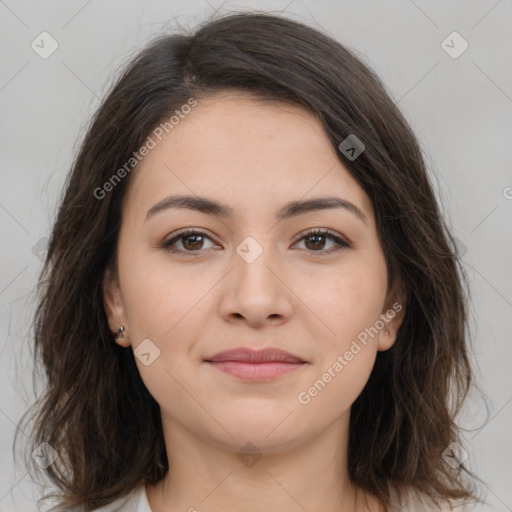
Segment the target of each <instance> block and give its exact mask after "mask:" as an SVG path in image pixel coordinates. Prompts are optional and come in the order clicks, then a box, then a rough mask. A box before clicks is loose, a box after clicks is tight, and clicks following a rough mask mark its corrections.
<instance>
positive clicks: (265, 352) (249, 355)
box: [205, 347, 305, 363]
mask: <svg viewBox="0 0 512 512" xmlns="http://www.w3.org/2000/svg"><path fill="white" fill-rule="evenodd" d="M205 361H207V362H219V361H241V362H246V363H269V362H283V363H305V361H304V360H303V359H301V358H300V357H298V356H295V355H293V354H290V353H289V352H285V351H284V350H280V349H278V348H272V347H271V348H264V349H251V348H247V347H240V348H235V349H232V350H225V351H224V352H219V353H218V354H215V355H214V356H212V357H209V358H207V359H205Z"/></svg>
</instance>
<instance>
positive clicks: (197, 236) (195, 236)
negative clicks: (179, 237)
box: [185, 235, 201, 249]
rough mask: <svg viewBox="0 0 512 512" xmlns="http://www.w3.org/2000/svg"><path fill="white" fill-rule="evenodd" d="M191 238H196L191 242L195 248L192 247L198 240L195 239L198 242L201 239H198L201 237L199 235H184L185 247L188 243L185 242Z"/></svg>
mask: <svg viewBox="0 0 512 512" xmlns="http://www.w3.org/2000/svg"><path fill="white" fill-rule="evenodd" d="M191 238H193V239H196V241H195V242H192V249H194V248H197V247H194V245H195V244H197V243H198V240H197V239H199V242H200V241H201V240H200V239H201V235H187V236H186V237H185V240H186V242H185V247H187V246H188V245H189V244H188V243H187V242H188V240H190V239H191ZM187 248H190V247H187Z"/></svg>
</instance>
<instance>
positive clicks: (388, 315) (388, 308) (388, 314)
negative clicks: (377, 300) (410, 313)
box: [377, 279, 406, 351]
mask: <svg viewBox="0 0 512 512" xmlns="http://www.w3.org/2000/svg"><path fill="white" fill-rule="evenodd" d="M405 298H406V291H405V286H404V285H403V284H402V282H401V281H399V280H398V279H395V282H394V283H393V285H392V286H391V289H390V290H389V292H388V294H387V297H386V301H385V303H384V307H383V308H382V312H381V315H380V319H381V321H382V322H383V323H384V327H383V328H382V329H380V330H379V335H378V341H377V350H380V351H384V350H388V349H390V348H391V347H392V346H393V345H394V344H395V341H396V337H397V333H398V329H399V328H400V326H401V325H402V322H403V320H404V316H405Z"/></svg>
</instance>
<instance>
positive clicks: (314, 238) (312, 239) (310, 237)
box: [299, 230, 350, 254]
mask: <svg viewBox="0 0 512 512" xmlns="http://www.w3.org/2000/svg"><path fill="white" fill-rule="evenodd" d="M327 239H329V240H331V241H332V242H333V243H334V246H333V247H331V248H329V249H327V250H324V249H325V244H326V240H327ZM303 240H304V241H305V245H306V250H308V251H311V252H318V253H321V254H331V253H333V252H336V251H340V250H342V249H345V248H347V247H350V244H349V243H348V242H346V241H345V240H342V239H341V238H339V237H338V236H336V235H334V234H332V233H331V232H330V231H329V230H314V231H310V232H309V233H306V234H305V235H304V236H303V237H302V238H301V239H300V240H299V242H302V241H303Z"/></svg>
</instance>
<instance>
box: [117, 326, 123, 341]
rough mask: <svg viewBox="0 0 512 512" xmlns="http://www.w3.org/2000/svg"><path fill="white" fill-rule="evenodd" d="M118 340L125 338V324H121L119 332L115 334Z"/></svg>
mask: <svg viewBox="0 0 512 512" xmlns="http://www.w3.org/2000/svg"><path fill="white" fill-rule="evenodd" d="M115 338H116V340H117V339H119V338H124V325H121V327H119V329H118V330H117V333H116V335H115Z"/></svg>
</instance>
